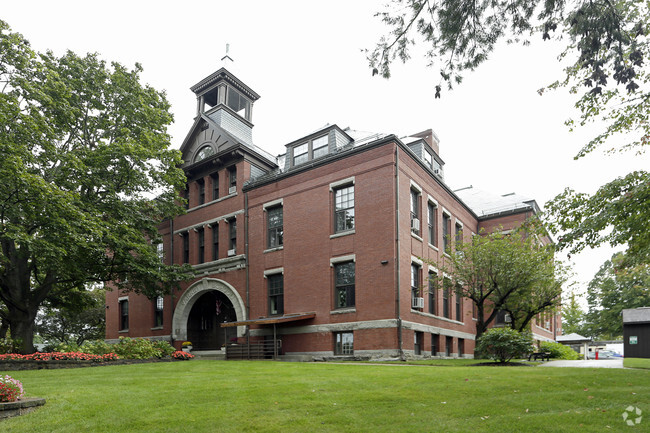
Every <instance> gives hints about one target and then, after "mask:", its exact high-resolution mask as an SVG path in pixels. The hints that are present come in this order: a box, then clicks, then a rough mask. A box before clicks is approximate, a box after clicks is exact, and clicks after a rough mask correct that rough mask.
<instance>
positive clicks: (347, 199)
mask: <svg viewBox="0 0 650 433" xmlns="http://www.w3.org/2000/svg"><path fill="white" fill-rule="evenodd" d="M353 228H354V185H348V186H345V187H343V188H339V189H336V190H334V231H335V232H337V233H338V232H342V231H346V230H352V229H353Z"/></svg>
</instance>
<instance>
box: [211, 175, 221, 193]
mask: <svg viewBox="0 0 650 433" xmlns="http://www.w3.org/2000/svg"><path fill="white" fill-rule="evenodd" d="M210 178H211V179H212V200H216V199H218V198H219V174H217V173H213V174H211V175H210Z"/></svg>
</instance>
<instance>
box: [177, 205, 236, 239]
mask: <svg viewBox="0 0 650 433" xmlns="http://www.w3.org/2000/svg"><path fill="white" fill-rule="evenodd" d="M243 214H244V209H241V210H238V211H235V212H231V213H229V214H226V215H222V216H220V217H217V218H212V219H209V220H207V221H203V222H201V223H199V224H193V225H191V226H188V227H183V228H182V229H178V230H174V234H178V235H181V236H182V235H183V233H184V232H189V231H190V230H192V229H194V228H200V227H204V226H205V225H207V224H209V225H213V224H219V222H221V221H224V222H226V223H227V222H228V220H229V219H232V218H236V217H237V215H243Z"/></svg>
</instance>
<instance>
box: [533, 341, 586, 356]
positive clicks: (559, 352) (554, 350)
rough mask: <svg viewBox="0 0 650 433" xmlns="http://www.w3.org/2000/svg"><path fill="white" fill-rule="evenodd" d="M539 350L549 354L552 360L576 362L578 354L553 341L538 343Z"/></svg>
mask: <svg viewBox="0 0 650 433" xmlns="http://www.w3.org/2000/svg"><path fill="white" fill-rule="evenodd" d="M539 350H540V351H542V352H547V353H550V354H551V358H554V359H566V360H578V359H580V354H578V352H576V351H575V350H573V349H571V348H570V347H568V346H565V345H564V344H560V343H555V342H553V341H542V342H541V343H539Z"/></svg>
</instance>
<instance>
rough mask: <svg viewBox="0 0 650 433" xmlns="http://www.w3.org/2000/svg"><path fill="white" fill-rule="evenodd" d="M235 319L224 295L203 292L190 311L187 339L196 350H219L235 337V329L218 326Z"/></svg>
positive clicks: (232, 309)
mask: <svg viewBox="0 0 650 433" xmlns="http://www.w3.org/2000/svg"><path fill="white" fill-rule="evenodd" d="M235 318H236V314H235V309H234V307H233V305H232V302H230V300H229V299H228V297H227V296H226V295H224V294H223V293H221V292H219V291H217V290H211V291H209V292H205V293H204V294H202V295H201V296H200V297H199V298H198V299H197V300H196V301H195V302H194V305H193V306H192V309H191V310H190V315H189V317H188V318H187V339H188V340H189V341H191V342H192V346H194V348H195V349H198V350H216V349H220V348H221V346H223V345H224V344H225V343H229V342H230V340H231V338H235V337H236V336H237V330H236V329H234V328H222V327H221V326H220V325H221V323H224V322H230V321H232V320H234V319H235Z"/></svg>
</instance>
